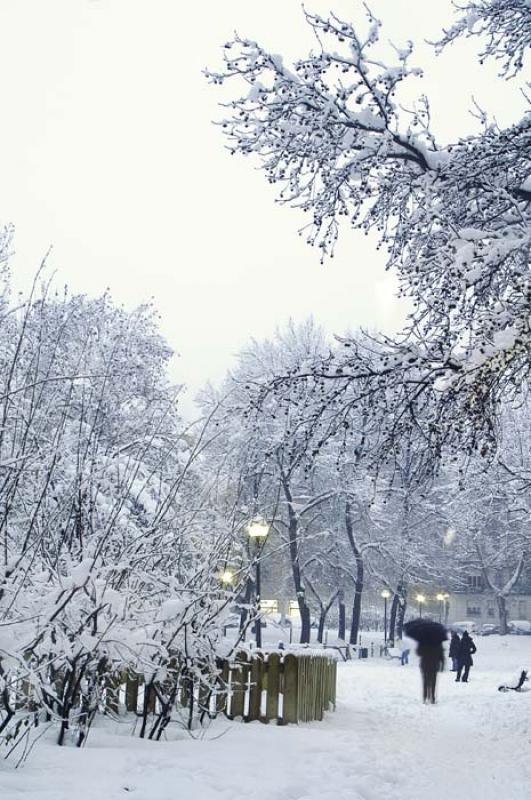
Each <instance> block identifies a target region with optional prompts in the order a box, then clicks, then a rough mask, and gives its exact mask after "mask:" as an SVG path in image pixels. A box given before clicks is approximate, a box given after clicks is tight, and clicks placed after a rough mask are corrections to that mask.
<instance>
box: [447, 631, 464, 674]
mask: <svg viewBox="0 0 531 800" xmlns="http://www.w3.org/2000/svg"><path fill="white" fill-rule="evenodd" d="M460 644H461V639H460V638H459V636H458V634H457V633H452V638H451V639H450V649H449V650H448V655H449V656H450V658H451V659H452V669H451V670H450V672H457V670H458V668H459V646H460Z"/></svg>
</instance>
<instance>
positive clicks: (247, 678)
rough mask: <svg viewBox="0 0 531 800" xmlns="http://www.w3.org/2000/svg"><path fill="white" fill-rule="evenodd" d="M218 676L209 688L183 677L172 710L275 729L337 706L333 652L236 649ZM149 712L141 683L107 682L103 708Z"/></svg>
mask: <svg viewBox="0 0 531 800" xmlns="http://www.w3.org/2000/svg"><path fill="white" fill-rule="evenodd" d="M219 668H220V677H219V679H218V681H216V682H215V684H214V685H212V683H211V682H209V681H208V680H207V679H205V680H202V679H201V678H196V679H195V680H192V679H190V678H188V679H187V681H186V683H185V684H184V685H180V686H179V689H178V691H177V693H176V706H177V707H178V708H180V709H181V710H182V711H183V712H184V713H185V714H186V711H187V710H188V709H192V708H195V710H196V713H197V712H198V711H199V712H200V713H203V714H208V716H210V717H214V716H216V715H217V714H219V713H223V714H225V715H226V716H227V717H229V718H230V719H243V720H244V721H246V722H251V721H253V720H259V721H260V722H264V723H268V722H276V723H278V724H280V725H285V724H288V723H297V722H311V721H312V720H321V719H323V714H324V712H325V711H327V710H329V709H330V708H333V709H334V710H335V704H336V681H337V660H336V657H335V654H334V655H333V656H332V655H330V654H327V653H316V652H315V651H312V652H311V653H310V654H306V653H305V652H304V651H301V652H300V653H296V654H295V653H282V652H274V653H261V652H256V653H250V652H247V651H241V652H239V653H237V654H236V656H235V657H234V658H233V659H231V660H221V661H220V662H219ZM124 706H125V710H127V711H132V712H136V713H144V714H145V713H148V714H154V713H156V711H157V708H158V700H157V697H156V692H155V691H154V690H153V689H150V687H149V686H148V687H147V689H146V688H145V687H144V685H143V682H142V679H141V678H138V677H135V676H133V675H128V676H127V677H126V678H125V682H124V679H122V678H117V679H114V681H109V682H108V684H107V691H106V696H105V708H106V710H107V711H110V712H112V713H115V714H117V713H120V710H121V708H123V707H124Z"/></svg>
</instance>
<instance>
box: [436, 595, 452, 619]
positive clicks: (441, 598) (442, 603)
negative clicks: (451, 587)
mask: <svg viewBox="0 0 531 800" xmlns="http://www.w3.org/2000/svg"><path fill="white" fill-rule="evenodd" d="M449 597H450V595H449V594H448V592H439V594H438V595H437V600H438V601H439V603H440V607H439V622H442V621H443V617H444V621H445V623H446V614H445V610H446V609H445V605H446V601H447V600H448V598H449Z"/></svg>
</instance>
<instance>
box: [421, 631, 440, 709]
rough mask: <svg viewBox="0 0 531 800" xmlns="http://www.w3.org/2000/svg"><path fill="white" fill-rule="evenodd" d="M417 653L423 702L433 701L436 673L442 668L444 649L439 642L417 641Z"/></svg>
mask: <svg viewBox="0 0 531 800" xmlns="http://www.w3.org/2000/svg"><path fill="white" fill-rule="evenodd" d="M417 655H418V656H419V658H420V669H421V672H422V697H423V700H424V702H425V703H435V688H436V686H437V673H438V672H439V671H440V672H442V671H443V669H444V650H443V646H442V643H441V644H426V643H425V642H419V645H418V647H417Z"/></svg>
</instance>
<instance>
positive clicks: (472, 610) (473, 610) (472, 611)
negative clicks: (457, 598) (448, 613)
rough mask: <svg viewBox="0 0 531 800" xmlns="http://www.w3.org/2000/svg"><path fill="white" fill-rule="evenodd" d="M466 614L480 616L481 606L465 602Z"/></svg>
mask: <svg viewBox="0 0 531 800" xmlns="http://www.w3.org/2000/svg"><path fill="white" fill-rule="evenodd" d="M466 615H467V617H480V616H481V606H472V605H469V604H467V607H466Z"/></svg>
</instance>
